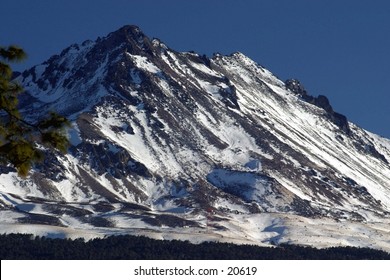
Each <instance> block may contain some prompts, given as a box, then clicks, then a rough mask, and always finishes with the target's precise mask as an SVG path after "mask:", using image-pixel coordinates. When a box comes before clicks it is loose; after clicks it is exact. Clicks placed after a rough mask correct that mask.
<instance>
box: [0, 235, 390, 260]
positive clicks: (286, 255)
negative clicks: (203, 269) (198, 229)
mask: <svg viewBox="0 0 390 280" xmlns="http://www.w3.org/2000/svg"><path fill="white" fill-rule="evenodd" d="M0 258H1V259H2V260H6V259H8V260H12V259H19V260H20V259H37V260H48V259H55V260H102V259H104V260H119V259H128V260H129V259H131V260H205V259H206V260H361V259H364V260H382V259H384V260H390V254H389V253H387V252H384V251H380V250H374V249H370V248H356V247H331V248H324V249H318V248H313V247H307V246H299V245H292V244H282V245H279V246H275V247H260V246H254V245H236V244H230V243H217V242H204V243H201V244H192V243H190V242H188V241H179V240H155V239H151V238H148V237H142V236H131V235H118V236H109V237H105V238H96V239H91V240H88V241H85V240H84V239H74V240H72V239H52V238H47V237H40V236H33V235H31V234H9V235H0Z"/></svg>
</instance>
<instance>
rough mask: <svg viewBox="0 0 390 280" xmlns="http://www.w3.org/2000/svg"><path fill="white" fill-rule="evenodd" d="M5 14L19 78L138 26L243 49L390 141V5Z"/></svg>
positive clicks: (199, 47) (48, 5)
mask: <svg viewBox="0 0 390 280" xmlns="http://www.w3.org/2000/svg"><path fill="white" fill-rule="evenodd" d="M0 9H1V10H0V13H1V16H0V23H1V24H0V45H2V46H7V45H9V44H17V45H19V46H21V47H23V48H24V49H25V50H26V51H27V53H28V55H29V58H28V60H27V61H26V62H24V63H23V64H21V65H15V66H14V68H15V69H17V70H23V69H24V68H27V67H30V66H32V65H35V64H38V63H41V62H43V61H44V60H46V59H47V58H49V57H50V56H51V55H54V54H57V53H59V52H60V51H61V50H62V49H64V48H66V47H68V46H69V45H70V44H73V43H81V42H83V41H84V40H86V39H92V40H95V39H96V38H97V37H98V36H101V37H102V36H105V35H107V34H108V33H109V32H112V31H115V30H117V29H118V28H120V27H122V26H123V25H126V24H134V25H138V26H139V27H140V28H141V29H142V30H143V31H144V33H145V34H146V35H148V36H149V37H156V38H159V39H161V40H162V41H163V42H165V43H166V44H167V45H168V46H169V47H170V48H172V49H175V50H178V51H190V50H193V51H195V52H197V53H200V54H206V55H209V56H211V55H212V54H213V53H217V52H219V53H222V54H230V53H232V52H235V51H240V52H242V53H244V54H245V55H247V56H249V57H250V58H251V59H253V60H254V61H256V62H257V63H259V64H260V65H262V66H264V67H266V68H267V69H269V70H270V71H272V72H273V73H274V74H275V75H276V76H278V77H279V78H280V79H282V80H285V79H287V78H297V79H299V80H300V81H301V83H302V84H303V85H304V86H305V87H306V89H307V90H308V92H309V93H310V94H312V95H315V96H316V95H319V94H323V95H326V96H327V97H328V98H329V99H330V101H331V104H332V105H333V108H334V109H335V110H336V111H338V112H339V113H342V114H344V115H346V116H347V117H348V119H350V120H351V121H352V122H354V123H356V124H358V125H359V126H361V127H363V128H365V129H367V130H369V131H372V132H375V133H377V134H380V135H382V136H385V137H387V138H390V110H389V106H390V90H389V84H390V83H389V82H390V76H389V75H390V1H388V0H367V1H365V0H242V1H238V0H192V1H190V0H153V1H152V0H93V1H91V0H88V1H87V0H77V1H76V0H64V1H62V0H61V1H59V0H35V1H31V0H12V1H10V0H8V1H6V0H1V5H0Z"/></svg>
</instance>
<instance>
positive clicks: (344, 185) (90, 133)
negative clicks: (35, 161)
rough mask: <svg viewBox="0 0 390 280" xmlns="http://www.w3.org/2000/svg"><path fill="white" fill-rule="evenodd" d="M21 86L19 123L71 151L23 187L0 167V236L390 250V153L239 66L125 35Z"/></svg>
mask: <svg viewBox="0 0 390 280" xmlns="http://www.w3.org/2000/svg"><path fill="white" fill-rule="evenodd" d="M18 79H19V80H20V82H21V83H22V84H23V85H24V86H25V88H26V91H27V92H26V94H25V95H24V98H23V100H22V108H23V112H24V113H25V115H26V116H28V117H29V118H31V119H37V118H39V117H41V116H42V115H41V114H44V113H45V112H48V111H51V110H55V111H57V112H59V113H61V114H64V115H66V116H67V117H68V118H69V119H70V120H71V121H72V123H73V127H72V129H70V130H69V137H70V139H71V143H72V147H71V148H70V150H69V153H68V154H66V155H61V154H57V153H52V152H48V155H47V158H46V161H45V162H44V163H43V164H40V165H38V166H36V168H35V169H34V170H33V171H32V172H31V175H30V177H29V178H28V179H26V180H22V179H20V178H18V177H17V176H16V173H15V172H14V170H13V169H12V168H10V167H2V169H1V174H0V209H2V211H0V215H1V216H0V217H1V219H0V224H1V229H2V230H1V231H2V232H18V231H22V232H26V231H34V232H36V233H39V234H58V235H59V236H85V237H88V236H95V235H104V234H118V233H131V234H140V233H141V234H145V235H149V236H153V237H156V238H179V239H190V240H193V241H196V240H219V241H222V240H224V241H230V242H250V243H257V244H270V243H271V242H276V243H277V242H294V243H302V244H313V245H316V246H329V245H338V244H340V245H354V246H371V247H378V248H383V249H387V250H390V244H389V242H388V240H389V238H388V236H389V231H390V227H389V226H388V218H389V213H390V212H389V211H390V165H389V161H390V141H389V140H387V139H383V138H381V137H379V136H377V135H374V134H372V133H369V132H367V131H365V130H363V129H361V128H359V127H357V126H356V125H354V124H353V123H350V122H348V121H347V119H346V118H345V117H344V116H343V115H341V114H338V113H336V112H334V111H333V109H332V107H331V106H330V104H329V102H328V100H327V99H326V97H324V96H319V97H312V96H310V95H308V94H307V93H306V91H304V90H303V88H302V86H301V85H300V84H299V82H297V81H295V80H289V81H287V82H283V81H280V80H279V79H278V78H277V77H275V76H274V75H273V74H272V73H270V72H269V71H268V70H266V69H264V68H263V67H261V66H260V65H258V64H256V63H255V62H253V61H252V60H251V59H249V58H248V57H246V56H245V55H243V54H241V53H234V54H232V55H230V56H223V55H216V56H214V57H213V58H208V57H205V56H200V55H198V54H195V53H180V52H176V51H174V50H172V49H170V48H168V47H167V46H166V45H165V44H163V43H162V42H161V41H159V40H157V39H153V40H151V39H149V38H148V37H146V36H145V35H144V34H143V33H142V32H141V31H140V30H139V29H138V28H137V27H134V26H125V27H123V28H121V29H120V30H118V31H116V32H113V33H111V34H109V35H108V36H107V37H104V38H99V39H98V40H96V41H86V42H84V43H83V44H81V45H73V46H71V47H69V48H67V49H65V50H64V51H63V52H62V53H61V54H60V55H57V56H53V57H51V58H50V59H49V60H48V61H46V62H44V63H43V64H41V65H38V66H35V67H33V68H31V69H30V70H28V71H25V72H24V73H22V74H21V76H19V77H18ZM313 236H316V237H317V238H314V237H313ZM222 238H223V239H222Z"/></svg>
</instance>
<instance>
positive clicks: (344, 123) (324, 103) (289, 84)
mask: <svg viewBox="0 0 390 280" xmlns="http://www.w3.org/2000/svg"><path fill="white" fill-rule="evenodd" d="M285 85H286V89H288V90H290V91H292V92H293V93H295V94H296V95H298V96H299V97H301V98H302V99H303V100H305V101H306V102H308V103H311V104H313V105H315V106H317V107H319V108H322V109H324V110H325V112H327V116H328V118H329V120H330V121H331V122H333V123H334V124H335V125H337V126H338V127H339V128H340V129H341V130H342V131H344V132H345V133H347V134H350V132H351V130H350V129H349V124H348V120H347V117H345V116H344V115H342V114H339V113H337V112H335V111H333V108H332V106H331V105H330V102H329V99H328V98H327V97H326V96H324V95H319V96H318V97H314V96H311V95H309V94H308V93H307V91H306V90H305V88H304V87H303V85H302V84H301V83H300V82H299V81H298V80H296V79H288V80H286V82H285Z"/></svg>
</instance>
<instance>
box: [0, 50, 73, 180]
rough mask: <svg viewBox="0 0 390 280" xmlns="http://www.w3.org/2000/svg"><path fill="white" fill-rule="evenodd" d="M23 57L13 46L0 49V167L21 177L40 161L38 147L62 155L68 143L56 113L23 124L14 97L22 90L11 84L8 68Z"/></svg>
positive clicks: (13, 83) (23, 121)
mask: <svg viewBox="0 0 390 280" xmlns="http://www.w3.org/2000/svg"><path fill="white" fill-rule="evenodd" d="M25 57H26V54H25V52H24V51H23V49H21V48H19V47H16V46H9V47H1V46H0V164H11V165H13V166H14V167H15V168H16V170H17V171H18V174H19V175H20V176H22V177H25V176H27V175H28V172H29V170H30V169H31V167H32V165H33V164H34V163H35V162H37V161H40V160H42V159H43V152H42V147H49V148H53V149H57V150H59V151H61V152H66V149H67V146H68V139H67V137H66V133H65V128H66V127H67V126H69V122H68V120H67V119H66V118H64V117H62V116H60V115H58V114H57V113H54V112H52V113H50V114H49V116H48V117H46V118H45V119H43V120H39V121H37V122H36V123H31V122H28V121H26V119H25V118H24V117H23V116H22V114H21V113H20V112H19V109H18V101H19V100H18V97H19V94H21V93H22V92H23V88H22V87H21V86H20V85H19V84H18V83H17V82H15V81H13V80H12V74H13V73H12V69H11V66H10V65H9V64H10V63H12V62H17V61H20V60H22V59H24V58H25Z"/></svg>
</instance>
